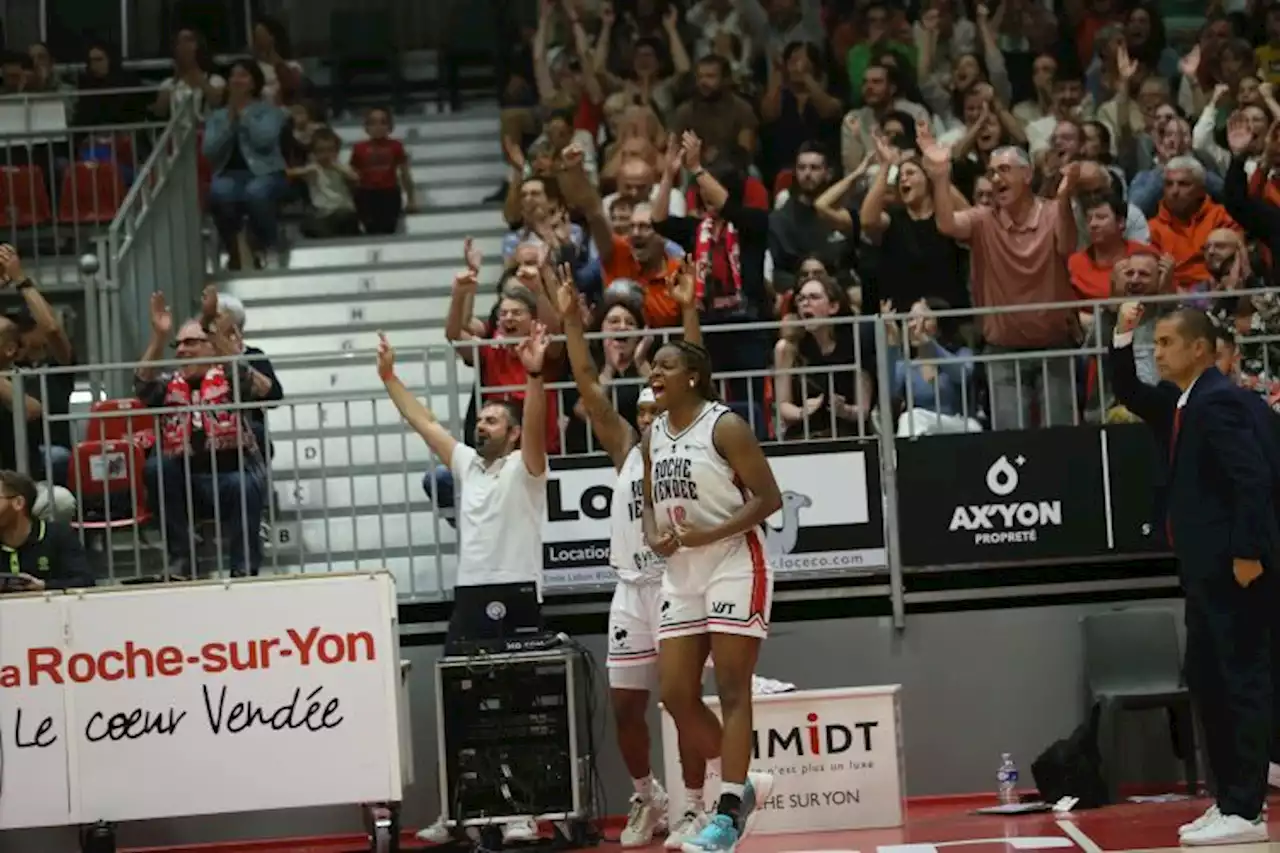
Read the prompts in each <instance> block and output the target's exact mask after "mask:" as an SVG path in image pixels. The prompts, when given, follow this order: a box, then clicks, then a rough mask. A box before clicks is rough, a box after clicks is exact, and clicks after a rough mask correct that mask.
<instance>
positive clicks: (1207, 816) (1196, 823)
mask: <svg viewBox="0 0 1280 853" xmlns="http://www.w3.org/2000/svg"><path fill="white" fill-rule="evenodd" d="M1221 816H1222V812H1220V811H1218V804H1217V803H1214V804H1213V805H1211V806H1209V808H1207V809H1205V810H1204V814H1202V815H1200V817H1198V818H1196V819H1195V820H1193V821H1191V823H1184V824H1183V825H1182V826H1180V827H1178V836H1179V837H1181V836H1183V835H1186V834H1187V833H1188V832H1195V831H1196V830H1197V829H1199V828H1200V827H1202V826H1207V825H1208V824H1210V823H1213V822H1214V821H1215V820H1217V819H1218V818H1219V817H1221Z"/></svg>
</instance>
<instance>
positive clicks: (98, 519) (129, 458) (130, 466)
mask: <svg viewBox="0 0 1280 853" xmlns="http://www.w3.org/2000/svg"><path fill="white" fill-rule="evenodd" d="M145 462H146V453H145V452H144V451H143V449H142V448H141V447H139V446H138V445H137V444H136V443H134V442H132V441H123V440H122V441H81V442H79V443H78V444H76V446H75V448H74V449H73V450H72V455H71V471H70V474H71V478H70V486H71V490H72V491H73V492H75V493H76V495H77V496H79V498H80V505H81V507H82V510H83V517H77V518H75V519H73V520H72V522H71V523H72V526H73V527H75V528H76V529H79V530H86V531H97V532H105V531H111V530H118V529H121V528H125V527H141V526H142V525H144V524H146V523H147V522H149V521H150V520H151V511H150V510H149V509H147V500H146V494H147V492H146V484H145V483H144V481H143V479H142V466H143V463H145Z"/></svg>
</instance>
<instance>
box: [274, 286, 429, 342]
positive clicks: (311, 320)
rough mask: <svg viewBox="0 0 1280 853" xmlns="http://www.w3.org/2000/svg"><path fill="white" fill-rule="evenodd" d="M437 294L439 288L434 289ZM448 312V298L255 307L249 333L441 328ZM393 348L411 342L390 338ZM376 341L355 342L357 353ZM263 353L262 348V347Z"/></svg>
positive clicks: (410, 298)
mask: <svg viewBox="0 0 1280 853" xmlns="http://www.w3.org/2000/svg"><path fill="white" fill-rule="evenodd" d="M433 290H434V292H435V293H436V294H439V293H440V290H439V288H433ZM448 311H449V297H448V296H442V295H435V296H415V297H408V296H406V297H404V298H398V297H397V298H393V299H369V300H360V301H357V300H355V299H353V300H351V301H340V302H315V303H312V304H310V305H307V304H305V303H303V302H301V301H300V302H299V303H298V304H296V305H288V304H284V305H270V306H257V307H254V308H253V309H252V314H250V315H249V322H250V323H251V325H250V326H249V330H250V333H251V334H252V335H254V336H264V335H265V336H270V337H274V336H275V335H276V334H278V333H281V332H287V331H289V330H291V329H292V330H297V331H300V330H301V329H306V330H307V331H308V333H310V332H313V331H314V330H317V329H324V330H326V331H327V330H330V329H332V330H333V331H340V330H351V331H354V330H356V329H358V328H360V327H361V325H363V327H364V328H369V327H370V326H372V327H373V328H374V329H375V330H376V329H377V328H378V325H379V324H382V323H396V324H398V325H399V326H400V327H401V328H403V327H404V325H405V324H406V323H411V322H417V323H424V324H425V323H428V322H434V323H438V324H440V325H441V326H443V324H444V321H445V317H446V316H447V314H448ZM391 343H392V345H393V346H395V345H396V344H397V343H399V345H400V346H407V345H408V344H409V343H410V342H409V341H405V340H403V339H400V340H399V341H397V337H396V336H391ZM376 346H377V341H364V342H359V341H358V342H357V345H356V348H357V349H366V348H367V349H373V348H375V347H376ZM264 349H265V347H264Z"/></svg>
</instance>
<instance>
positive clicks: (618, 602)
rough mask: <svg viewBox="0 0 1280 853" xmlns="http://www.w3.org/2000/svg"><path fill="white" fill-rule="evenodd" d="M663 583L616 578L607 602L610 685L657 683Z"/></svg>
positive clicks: (635, 687) (646, 687)
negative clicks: (611, 598)
mask: <svg viewBox="0 0 1280 853" xmlns="http://www.w3.org/2000/svg"><path fill="white" fill-rule="evenodd" d="M661 607H662V585H661V584H657V583H647V584H638V583H628V582H627V581H618V583H617V585H616V586H615V587H614V588H613V601H612V602H610V604H609V657H608V659H607V661H606V666H607V668H608V670H609V686H610V687H614V688H617V689H619V690H651V689H653V688H654V687H656V686H657V683H658V618H659V613H660V609H661Z"/></svg>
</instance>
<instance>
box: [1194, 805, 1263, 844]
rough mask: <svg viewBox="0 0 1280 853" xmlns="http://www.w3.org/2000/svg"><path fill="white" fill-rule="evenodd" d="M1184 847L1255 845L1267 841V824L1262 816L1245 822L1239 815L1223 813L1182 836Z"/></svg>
mask: <svg viewBox="0 0 1280 853" xmlns="http://www.w3.org/2000/svg"><path fill="white" fill-rule="evenodd" d="M1180 840H1181V841H1182V845H1183V846H1184V847H1212V846H1216V845H1219V844H1253V843H1256V842H1259V841H1266V840H1267V824H1266V822H1265V821H1263V819H1262V817H1261V815H1259V816H1258V818H1257V819H1256V820H1245V819H1244V818H1242V817H1240V816H1239V815H1225V814H1222V813H1221V812H1219V813H1218V816H1217V817H1215V818H1214V819H1213V820H1211V821H1209V822H1208V823H1206V824H1204V825H1203V826H1200V827H1199V828H1197V829H1193V830H1191V831H1190V832H1185V833H1183V834H1182V837H1181V839H1180Z"/></svg>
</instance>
